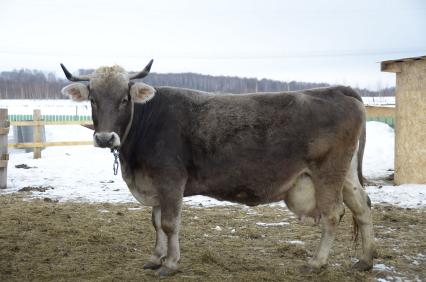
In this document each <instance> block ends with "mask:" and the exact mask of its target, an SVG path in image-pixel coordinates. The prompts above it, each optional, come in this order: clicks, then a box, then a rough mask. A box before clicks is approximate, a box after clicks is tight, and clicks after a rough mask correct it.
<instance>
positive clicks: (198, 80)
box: [0, 69, 395, 99]
mask: <svg viewBox="0 0 426 282" xmlns="http://www.w3.org/2000/svg"><path fill="white" fill-rule="evenodd" d="M91 72H92V70H80V73H81V74H85V73H91ZM144 82H146V83H148V84H150V85H153V86H175V87H184V88H192V89H198V90H202V91H207V92H214V93H237V94H238V93H252V92H275V91H294V90H303V89H309V88H315V87H325V86H330V85H329V84H327V83H311V82H298V81H291V82H283V81H277V80H271V79H261V80H259V79H255V78H240V77H230V76H211V75H202V74H195V73H151V74H150V75H149V76H148V77H146V78H145V79H144ZM68 83H69V82H68V81H67V80H65V79H62V78H58V77H56V76H55V75H54V74H53V73H44V72H42V71H39V70H28V69H22V70H14V71H4V72H0V98H1V99H64V98H65V97H63V96H62V94H61V93H60V90H61V89H62V87H64V86H65V85H66V84H68ZM357 91H358V92H359V93H360V94H361V95H362V96H394V92H395V89H394V88H393V87H392V88H385V89H382V90H380V91H370V90H367V89H357Z"/></svg>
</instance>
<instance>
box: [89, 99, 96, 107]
mask: <svg viewBox="0 0 426 282" xmlns="http://www.w3.org/2000/svg"><path fill="white" fill-rule="evenodd" d="M89 100H90V104H92V106H94V105H96V102H95V99H93V98H92V97H90V99H89Z"/></svg>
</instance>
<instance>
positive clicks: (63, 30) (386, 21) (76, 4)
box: [0, 0, 426, 90]
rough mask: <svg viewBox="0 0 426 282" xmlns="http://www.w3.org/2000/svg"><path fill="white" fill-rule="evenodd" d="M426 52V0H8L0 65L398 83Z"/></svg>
mask: <svg viewBox="0 0 426 282" xmlns="http://www.w3.org/2000/svg"><path fill="white" fill-rule="evenodd" d="M420 55H426V1H425V0H400V1H397V0H346V1H341V0H322V1H318V0H312V1H307V0H304V1H301V0H299V1H283V0H259V1H254V0H253V1H252V0H234V1H231V0H214V1H202V0H198V1H197V0H186V1H185V0H180V1H162V0H155V1H153V0H151V1H142V0H139V1H137V0H134V1H133V0H112V1H106V0H90V1H89V0H68V1H60V0H40V1H37V0H28V1H25V0H0V70H11V69H20V68H31V69H41V70H45V71H54V72H56V73H58V74H60V75H62V73H60V68H59V63H60V62H63V63H64V64H65V65H66V66H67V68H68V69H69V70H71V71H75V70H77V69H79V68H97V67H99V66H101V65H111V64H119V65H122V66H123V67H125V68H126V69H128V70H135V71H136V70H140V69H142V68H143V67H144V66H145V65H146V63H147V62H148V61H149V59H151V58H153V59H154V65H153V68H152V70H153V71H155V72H160V73H165V72H195V73H202V74H212V75H232V76H241V77H257V78H271V79H278V80H282V81H289V80H299V81H315V82H328V83H332V84H337V83H339V84H349V85H352V86H360V87H367V88H370V89H373V90H374V89H377V88H381V87H386V86H393V85H394V75H393V74H387V73H381V72H380V64H379V62H380V61H382V60H386V59H397V58H402V57H411V56H420Z"/></svg>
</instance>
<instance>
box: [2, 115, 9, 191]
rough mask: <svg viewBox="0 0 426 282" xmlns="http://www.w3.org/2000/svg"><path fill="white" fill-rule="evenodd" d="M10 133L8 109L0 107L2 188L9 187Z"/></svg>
mask: <svg viewBox="0 0 426 282" xmlns="http://www.w3.org/2000/svg"><path fill="white" fill-rule="evenodd" d="M8 134H9V121H8V120H7V109H0V189H5V188H7V162H8V160H9V154H8V153H7V135H8Z"/></svg>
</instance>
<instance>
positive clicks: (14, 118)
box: [8, 115, 92, 121]
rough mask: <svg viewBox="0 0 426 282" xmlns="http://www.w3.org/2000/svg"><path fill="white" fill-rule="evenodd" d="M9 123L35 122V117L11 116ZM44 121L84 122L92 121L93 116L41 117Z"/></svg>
mask: <svg viewBox="0 0 426 282" xmlns="http://www.w3.org/2000/svg"><path fill="white" fill-rule="evenodd" d="M8 117H9V121H26V120H33V115H9V116H8ZM41 119H42V120H44V121H82V120H89V121H90V120H92V117H91V116H76V115H41Z"/></svg>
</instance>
